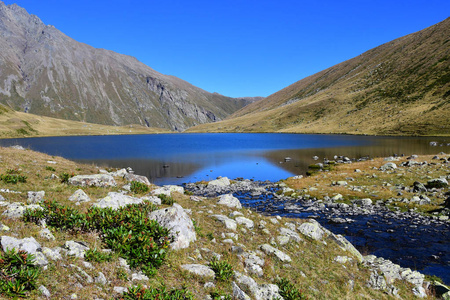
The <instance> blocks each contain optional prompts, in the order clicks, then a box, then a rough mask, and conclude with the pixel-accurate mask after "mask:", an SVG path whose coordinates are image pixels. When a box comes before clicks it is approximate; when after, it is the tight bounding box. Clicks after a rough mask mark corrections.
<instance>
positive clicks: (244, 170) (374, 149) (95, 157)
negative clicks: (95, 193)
mask: <svg viewBox="0 0 450 300" xmlns="http://www.w3.org/2000/svg"><path fill="white" fill-rule="evenodd" d="M432 141H436V142H438V146H431V145H430V142H432ZM447 143H450V138H429V137H426V138H414V137H373V136H348V135H311V134H245V133H230V134H225V133H222V134H220V133H219V134H215V133H203V134H158V135H124V136H81V137H48V138H24V139H7V140H0V145H1V146H11V145H21V146H23V147H26V148H30V149H32V150H36V151H40V152H44V153H47V154H50V155H57V156H63V157H65V158H68V159H71V160H75V161H79V162H86V163H91V162H92V163H95V164H97V165H100V166H105V167H106V166H109V167H120V168H123V167H131V168H133V170H135V173H136V174H140V175H145V176H147V177H148V178H149V179H150V181H152V182H153V183H155V184H157V185H163V184H182V183H187V182H196V181H200V180H211V179H215V178H216V177H217V176H226V177H229V178H237V177H243V178H248V179H255V180H270V181H278V180H280V179H285V178H287V177H290V176H294V175H300V174H305V172H306V170H307V167H308V165H310V164H312V163H315V162H316V161H314V160H313V159H312V157H313V156H315V155H316V156H318V157H319V158H320V160H319V161H321V160H322V159H323V158H324V157H327V158H329V159H332V158H333V156H334V155H345V156H348V157H350V158H359V157H363V156H372V157H376V156H389V155H393V154H399V155H400V154H405V155H411V154H437V153H439V152H441V151H443V152H446V153H448V152H450V146H447ZM441 145H442V146H441ZM286 157H290V158H292V159H291V161H289V162H285V158H286Z"/></svg>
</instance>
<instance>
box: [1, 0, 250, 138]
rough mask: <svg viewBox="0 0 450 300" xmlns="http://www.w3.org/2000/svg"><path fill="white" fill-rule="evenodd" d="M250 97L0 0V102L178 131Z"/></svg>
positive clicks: (104, 121) (44, 113) (219, 114)
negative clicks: (76, 34) (69, 32)
mask: <svg viewBox="0 0 450 300" xmlns="http://www.w3.org/2000/svg"><path fill="white" fill-rule="evenodd" d="M250 102H252V101H251V100H248V99H244V98H240V99H234V98H229V97H225V96H222V95H219V94H217V93H209V92H206V91H204V90H202V89H200V88H197V87H195V86H193V85H191V84H189V83H188V82H185V81H183V80H181V79H179V78H176V77H173V76H167V75H163V74H160V73H158V72H156V71H155V70H153V69H152V68H150V67H148V66H146V65H144V64H143V63H141V62H139V61H138V60H137V59H136V58H133V57H130V56H126V55H122V54H118V53H115V52H112V51H108V50H104V49H95V48H93V47H91V46H89V45H86V44H82V43H79V42H77V41H75V40H73V39H72V38H70V37H68V36H66V35H65V34H63V33H62V32H61V31H59V30H58V29H56V28H55V27H54V26H51V25H45V24H44V23H43V22H42V21H41V20H40V19H39V18H38V17H37V16H35V15H30V14H28V13H27V11H26V10H25V9H23V8H21V7H19V6H17V5H15V4H12V5H5V4H4V3H3V2H1V1H0V103H3V104H5V105H7V106H9V107H11V108H13V109H15V110H19V111H24V112H30V113H34V114H38V115H42V116H51V117H57V118H62V119H69V120H76V121H84V122H91V123H99V124H109V125H126V124H141V125H145V126H148V127H161V128H167V129H171V130H178V131H182V130H184V129H186V128H188V127H190V126H193V125H197V124H201V123H206V122H214V121H218V120H221V119H223V118H225V117H226V116H228V115H229V114H231V113H233V112H235V111H236V110H238V109H240V108H242V107H243V106H245V105H246V104H247V103H250Z"/></svg>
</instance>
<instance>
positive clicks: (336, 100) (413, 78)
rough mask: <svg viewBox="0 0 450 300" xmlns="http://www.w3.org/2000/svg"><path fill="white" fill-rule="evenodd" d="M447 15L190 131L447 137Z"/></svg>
mask: <svg viewBox="0 0 450 300" xmlns="http://www.w3.org/2000/svg"><path fill="white" fill-rule="evenodd" d="M449 37H450V18H448V19H446V20H444V21H442V22H440V23H438V24H436V25H434V26H431V27H429V28H426V29H424V30H421V31H419V32H416V33H412V34H410V35H407V36H404V37H401V38H399V39H396V40H394V41H391V42H388V43H386V44H383V45H381V46H379V47H376V48H374V49H371V50H369V51H367V52H365V53H363V54H361V55H359V56H357V57H355V58H353V59H350V60H348V61H345V62H342V63H340V64H338V65H335V66H333V67H331V68H329V69H326V70H323V71H321V72H319V73H317V74H314V75H312V76H309V77H307V78H304V79H302V80H300V81H298V82H296V83H294V84H292V85H290V86H288V87H286V88H284V89H283V90H281V91H279V92H277V93H275V94H273V95H270V96H269V97H267V98H265V99H264V100H262V101H260V102H258V103H253V104H250V105H248V106H246V107H244V108H243V109H241V110H240V111H238V112H236V113H235V114H233V115H232V116H230V117H229V118H228V119H227V120H226V121H224V122H219V123H215V124H211V125H208V126H198V127H196V128H194V129H192V130H193V131H222V132H227V131H247V132H274V131H275V132H302V133H353V134H362V133H363V134H408V135H450V119H449V118H448V116H449V115H450V38H449Z"/></svg>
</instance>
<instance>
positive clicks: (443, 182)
mask: <svg viewBox="0 0 450 300" xmlns="http://www.w3.org/2000/svg"><path fill="white" fill-rule="evenodd" d="M445 187H448V181H447V179H445V178H435V179H431V180H428V182H427V188H428V189H432V188H436V189H441V188H445Z"/></svg>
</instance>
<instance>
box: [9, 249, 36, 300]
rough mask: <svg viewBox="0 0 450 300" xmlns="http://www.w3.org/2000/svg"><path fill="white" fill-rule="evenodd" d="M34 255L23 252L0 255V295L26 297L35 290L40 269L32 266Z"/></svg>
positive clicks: (12, 251) (14, 251)
mask: <svg viewBox="0 0 450 300" xmlns="http://www.w3.org/2000/svg"><path fill="white" fill-rule="evenodd" d="M34 258H35V257H34V255H33V254H28V253H27V252H25V251H23V250H19V251H16V250H15V249H12V250H7V251H6V252H5V253H3V254H0V278H1V280H0V293H1V294H2V295H7V296H13V297H17V296H22V297H23V296H26V294H27V292H28V291H31V290H34V289H36V285H37V283H36V280H37V278H38V277H39V275H40V272H41V270H40V268H39V267H38V266H35V265H34Z"/></svg>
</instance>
